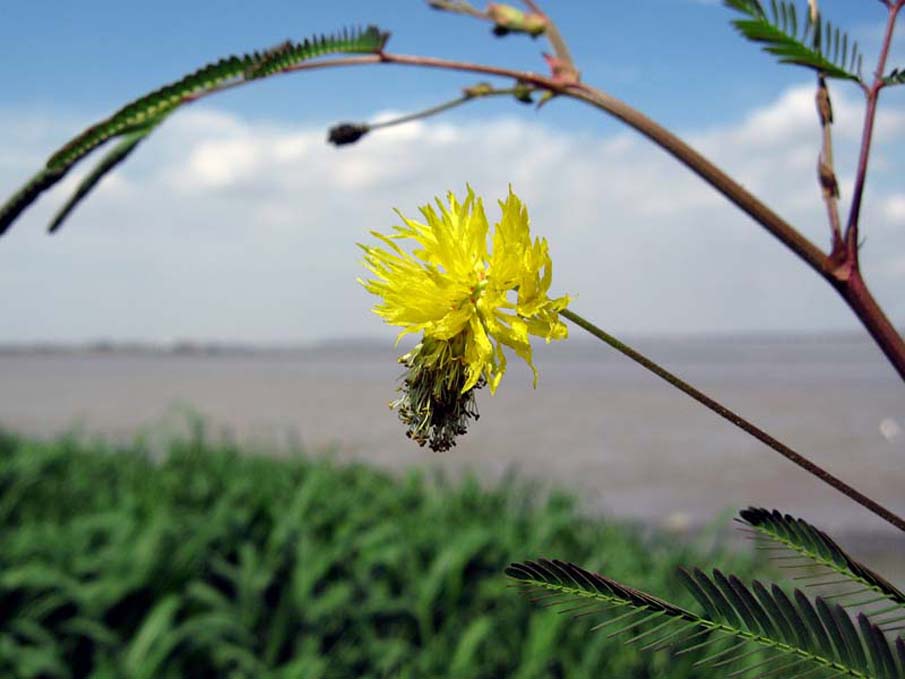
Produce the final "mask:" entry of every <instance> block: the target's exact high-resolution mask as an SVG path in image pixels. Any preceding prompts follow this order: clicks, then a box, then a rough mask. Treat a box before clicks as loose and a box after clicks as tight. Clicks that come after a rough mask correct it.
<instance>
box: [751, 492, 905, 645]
mask: <svg viewBox="0 0 905 679" xmlns="http://www.w3.org/2000/svg"><path fill="white" fill-rule="evenodd" d="M739 516H740V517H741V518H740V522H742V523H744V524H746V525H748V526H751V527H752V528H753V529H754V530H755V531H757V533H758V534H759V535H761V536H763V537H765V538H768V539H770V540H772V541H774V542H776V543H778V544H780V545H782V546H783V547H785V548H787V549H788V550H790V551H793V552H796V553H798V554H800V555H802V556H803V557H807V558H808V559H810V560H811V561H813V562H814V563H815V564H816V565H818V566H820V567H822V568H824V569H826V570H825V571H824V573H823V574H818V576H816V577H819V578H820V580H821V581H814V582H812V583H806V584H808V585H809V586H814V587H820V586H822V585H823V584H825V582H822V580H823V576H824V575H825V574H827V573H830V574H832V573H836V574H838V575H841V576H843V578H845V579H846V580H849V581H851V582H852V583H853V584H860V585H863V590H861V591H860V592H858V594H861V593H864V592H866V593H871V594H877V595H880V596H879V597H875V598H873V599H872V600H871V601H870V603H871V604H872V605H873V604H877V605H879V606H881V608H879V609H875V610H873V611H865V613H866V615H868V616H876V617H875V622H877V623H878V624H879V625H880V626H881V627H882V626H884V625H885V624H886V622H888V620H885V621H881V620H880V619H879V616H881V615H883V616H888V615H895V614H896V613H897V612H898V613H905V593H903V592H902V591H901V590H900V589H898V588H897V587H896V586H895V585H893V584H892V583H890V582H889V581H887V580H886V579H885V578H883V577H882V576H881V575H880V574H878V573H876V572H874V571H873V570H871V569H870V568H868V567H867V566H865V565H864V564H862V563H860V562H859V561H856V560H855V559H853V558H852V557H851V556H849V555H848V554H847V553H846V552H845V550H844V549H842V547H840V546H839V545H838V544H837V543H836V541H835V540H833V539H832V538H831V537H830V536H829V535H827V534H826V533H824V532H823V531H821V530H819V529H817V528H815V527H814V526H812V525H811V524H809V523H808V522H807V521H804V520H803V519H797V518H795V517H792V516H790V515H788V514H781V513H780V512H778V511H776V510H773V511H770V510H768V509H763V508H760V507H749V508H748V509H743V510H742V511H741V512H739ZM838 582H839V581H838V580H837V581H835V582H834V583H831V584H836V583H838ZM843 598H845V597H843ZM857 599H858V600H862V599H863V597H860V596H858V597H857ZM858 603H859V601H852V602H851V603H844V604H843V607H845V606H849V605H857V604H858ZM884 604H885V605H884Z"/></svg>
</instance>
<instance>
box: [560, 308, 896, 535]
mask: <svg viewBox="0 0 905 679" xmlns="http://www.w3.org/2000/svg"><path fill="white" fill-rule="evenodd" d="M559 313H560V314H562V316H564V317H565V318H567V319H569V320H570V321H572V322H573V323H575V325H577V326H579V327H580V328H582V329H584V330H587V331H588V332H589V333H591V334H592V335H594V337H596V338H597V339H599V340H602V341H603V342H606V343H607V344H608V345H610V346H611V347H613V348H614V349H616V350H617V351H619V352H621V353H622V354H624V355H625V356H628V357H629V358H630V359H632V360H633V361H635V362H636V363H638V364H639V365H641V366H643V367H644V368H647V370H649V371H650V372H652V373H653V374H654V375H656V376H657V377H659V378H660V379H662V380H664V381H666V382H668V383H669V384H670V385H672V386H673V387H675V388H676V389H678V390H680V391H682V392H684V393H685V394H687V395H688V396H690V397H691V398H693V399H694V400H695V401H697V402H698V403H700V404H701V405H703V406H705V407H706V408H708V409H710V410H712V411H713V412H715V413H716V414H717V415H719V416H720V417H722V418H723V419H725V420H727V421H729V422H731V423H732V424H734V425H735V426H736V427H738V428H739V429H741V430H742V431H744V432H745V433H747V434H750V435H751V436H753V437H754V438H756V439H757V440H758V441H760V442H761V443H764V444H765V445H767V446H769V447H770V448H772V449H773V450H775V451H776V452H777V453H779V454H780V455H782V456H783V457H784V458H786V459H787V460H790V461H791V462H794V463H795V464H797V465H798V466H799V467H801V468H802V469H804V470H805V471H807V472H808V473H810V474H813V475H814V476H816V477H817V478H818V479H820V480H821V481H823V482H824V483H826V484H828V485H830V486H832V487H833V488H835V489H836V490H838V491H839V492H840V493H843V494H844V495H846V496H847V497H849V498H851V499H852V500H854V501H855V502H857V503H858V504H860V505H862V506H863V507H866V508H867V509H868V510H870V511H872V512H873V513H874V514H876V515H877V516H879V517H881V518H882V519H884V520H886V521H888V522H889V523H891V524H892V525H893V526H895V527H896V528H898V529H899V530H901V531H905V519H903V518H902V517H900V516H898V515H896V514H895V513H893V512H891V511H890V510H888V509H887V508H886V507H884V506H883V505H881V504H879V503H878V502H875V501H874V500H871V499H870V498H869V497H867V496H866V495H864V494H863V493H860V492H859V491H857V490H855V489H854V488H852V487H851V486H850V485H848V484H847V483H845V481H843V480H842V479H839V478H837V477H836V476H833V475H832V474H830V473H829V472H828V471H826V470H825V469H824V468H823V467H820V466H818V465H816V464H814V463H813V462H811V461H810V460H809V459H808V458H806V457H805V456H804V455H801V454H800V453H797V452H795V451H794V450H792V449H791V448H789V446H787V445H785V444H784V443H782V442H780V441H778V440H776V439H775V438H773V437H772V436H770V435H769V434H768V433H767V432H765V431H764V430H763V429H761V428H760V427H757V426H756V425H754V424H752V423H751V422H749V421H748V420H746V419H744V418H743V417H741V416H740V415H737V414H736V413H734V412H733V411H731V410H729V408H727V407H726V406H724V405H722V404H721V403H719V402H718V401H715V400H713V399H712V398H710V397H709V396H707V394H705V393H704V392H702V391H700V390H698V389H695V388H694V387H693V386H691V385H690V384H688V382H685V381H684V380H682V379H680V378H679V377H677V376H676V375H673V374H672V373H671V372H669V371H668V370H666V369H665V368H662V367H660V366H659V365H657V364H656V363H654V362H653V361H652V360H650V359H649V358H647V357H646V356H644V355H643V354H641V353H639V352H637V351H635V350H634V349H632V348H631V347H630V346H628V345H627V344H625V343H624V342H621V341H620V340H618V339H617V338H615V337H613V336H612V335H610V334H609V333H608V332H606V331H604V330H602V329H601V328H598V327H597V326H596V325H594V324H593V323H591V322H589V321H587V320H585V319H584V318H582V317H581V316H579V315H578V314H576V313H575V312H574V311H570V310H569V309H564V310H562V311H560V312H559Z"/></svg>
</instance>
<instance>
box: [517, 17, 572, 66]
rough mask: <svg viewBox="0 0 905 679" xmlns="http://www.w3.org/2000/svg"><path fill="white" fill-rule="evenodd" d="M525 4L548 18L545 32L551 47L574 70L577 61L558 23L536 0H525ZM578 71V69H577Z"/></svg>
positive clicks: (557, 56) (561, 60)
mask: <svg viewBox="0 0 905 679" xmlns="http://www.w3.org/2000/svg"><path fill="white" fill-rule="evenodd" d="M523 2H524V3H525V5H526V6H527V7H528V9H530V10H531V11H532V12H535V13H537V14H540V15H541V16H542V17H544V18H545V19H546V20H547V30H546V31H545V32H544V33H545V35H546V36H547V40H549V41H550V47H552V48H553V52H554V53H555V54H556V58H557V59H559V60H560V62H562V63H563V64H564V65H565V66H568V67H569V68H571V69H572V70H573V71H575V62H574V61H573V60H572V53H571V52H569V47H568V45H566V41H565V40H564V39H563V37H562V33H560V32H559V29H558V28H557V27H556V24H555V23H554V22H553V20H552V19H551V18H550V16H549V15H548V14H547V13H546V12H544V11H543V10H542V9H541V8H540V6H539V5H538V4H537V3H536V2H534V0H523ZM575 72H576V73H577V71H575Z"/></svg>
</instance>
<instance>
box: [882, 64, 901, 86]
mask: <svg viewBox="0 0 905 679" xmlns="http://www.w3.org/2000/svg"><path fill="white" fill-rule="evenodd" d="M883 84H884V85H887V86H888V85H905V68H894V69H892V71H890V72H889V75H887V76H884V77H883Z"/></svg>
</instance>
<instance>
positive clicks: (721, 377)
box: [0, 337, 905, 581]
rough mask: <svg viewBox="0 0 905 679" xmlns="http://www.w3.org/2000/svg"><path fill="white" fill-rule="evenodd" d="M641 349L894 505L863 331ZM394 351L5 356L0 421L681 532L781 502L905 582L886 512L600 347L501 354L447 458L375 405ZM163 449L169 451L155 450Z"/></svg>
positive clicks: (886, 434)
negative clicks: (561, 492)
mask: <svg viewBox="0 0 905 679" xmlns="http://www.w3.org/2000/svg"><path fill="white" fill-rule="evenodd" d="M637 346H638V348H640V349H642V350H643V351H645V352H647V353H648V354H649V355H650V356H651V357H652V358H654V359H655V360H657V361H659V362H661V363H662V364H663V365H665V366H666V367H667V368H669V369H671V370H673V371H674V372H676V373H678V374H679V375H681V376H683V377H684V378H686V379H688V380H689V381H691V382H692V383H693V384H695V385H696V386H698V387H699V388H703V389H704V390H705V391H707V392H708V393H709V394H710V395H711V396H713V397H715V398H717V399H718V400H720V401H722V402H723V403H724V404H725V405H727V406H729V407H730V408H733V409H735V410H737V412H739V413H740V414H742V415H743V416H745V417H747V418H748V419H750V420H752V421H754V422H755V423H757V424H759V425H760V426H762V427H763V428H765V429H766V430H767V431H769V432H770V433H771V434H772V435H773V436H775V437H777V438H778V439H780V440H781V441H783V442H785V443H786V444H788V445H790V446H791V447H793V448H795V449H797V450H799V451H801V452H802V453H805V454H807V455H809V456H811V457H813V459H814V461H815V462H817V463H818V464H820V465H822V466H824V467H826V468H827V469H828V470H829V471H831V472H832V473H834V474H836V475H837V476H840V477H841V478H843V479H844V480H846V481H847V482H849V483H850V484H851V485H853V486H855V487H856V488H857V489H859V490H861V491H862V492H864V493H866V494H868V495H870V496H872V497H874V498H875V499H877V500H880V501H881V502H884V503H886V504H888V505H889V506H890V507H891V508H892V509H893V510H895V511H897V512H898V513H899V514H905V386H903V385H902V383H901V382H900V381H899V380H898V378H897V377H896V376H895V375H894V374H893V372H892V371H891V370H890V368H889V367H888V366H887V364H886V363H885V360H884V359H883V357H882V355H880V354H879V352H878V351H877V350H876V349H875V348H874V347H873V346H872V345H871V344H869V343H868V342H865V341H860V340H855V339H851V338H845V337H833V338H820V337H810V338H788V339H781V338H752V337H737V338H719V339H699V338H694V339H675V338H671V339H652V338H648V339H643V340H639V341H638V342H637ZM396 353H398V352H396V351H394V350H393V349H392V347H389V346H382V345H375V344H366V343H336V344H333V345H326V346H321V347H316V348H311V349H300V350H280V351H277V350H269V351H233V350H230V351H219V352H217V351H213V352H211V351H191V350H185V349H183V350H182V351H169V352H159V351H158V352H151V351H139V350H134V351H122V350H120V351H45V352H39V351H33V350H21V349H20V350H10V349H7V350H4V351H0V383H2V385H3V388H2V389H0V426H2V427H6V428H9V429H12V430H14V431H18V432H22V433H27V434H33V435H38V436H53V435H55V434H59V433H61V432H71V431H80V432H83V433H85V434H86V435H95V434H101V435H103V436H106V437H108V438H112V439H118V440H123V439H129V438H131V437H133V436H135V435H136V433H140V432H144V433H146V434H148V436H150V438H151V439H152V440H158V441H161V442H163V441H165V439H166V438H167V437H168V436H172V435H175V434H179V433H180V432H184V431H185V429H186V417H185V413H186V412H195V413H198V414H200V415H202V416H203V417H204V418H205V420H206V421H207V422H208V424H209V425H210V430H211V431H212V432H214V433H217V434H223V435H227V436H230V437H232V438H235V439H238V440H239V441H241V442H243V443H246V444H248V445H249V446H251V447H254V448H256V449H259V450H260V451H262V452H273V453H277V454H280V453H282V452H284V451H286V450H287V449H288V448H290V447H291V446H293V445H295V444H296V443H297V442H301V444H302V445H303V446H304V447H305V448H306V449H307V450H309V451H321V450H333V451H334V452H335V454H336V455H338V456H339V457H340V458H344V459H345V458H349V459H359V460H366V461H369V462H372V463H374V464H377V465H381V466H385V467H389V468H393V469H398V468H403V467H408V466H411V465H421V466H426V467H441V468H443V469H445V470H448V471H449V472H451V473H453V474H457V473H460V472H461V471H463V470H465V469H472V470H474V471H475V472H476V473H477V474H478V475H479V476H480V477H481V478H482V479H485V480H487V481H488V482H490V481H493V480H494V479H496V478H499V477H500V476H502V475H503V474H505V473H507V472H510V471H516V472H518V473H519V474H520V475H522V476H524V477H526V478H531V479H542V480H544V481H545V482H550V483H551V484H552V485H555V486H560V487H565V488H568V489H570V490H573V491H576V492H578V493H579V494H580V495H581V497H582V498H583V499H584V501H585V502H586V504H587V507H588V508H589V509H590V510H592V511H602V512H605V513H608V514H612V515H617V516H620V517H626V518H632V519H639V520H642V521H644V522H645V523H652V524H661V525H666V526H667V527H671V528H673V529H676V530H681V529H683V527H685V526H690V527H694V526H697V525H700V524H701V523H702V522H706V521H709V520H712V519H713V518H714V517H715V516H716V515H717V514H718V513H719V512H721V511H724V510H728V509H732V508H739V507H745V506H748V505H758V506H766V507H770V508H774V507H775V508H778V509H780V510H782V511H784V512H789V513H791V514H794V515H797V516H801V517H803V518H805V519H807V520H809V521H810V522H812V523H814V524H816V525H817V526H819V527H822V528H824V529H826V530H828V531H830V532H833V533H834V534H836V535H837V536H838V537H839V538H840V540H841V541H842V542H843V543H845V539H848V540H849V544H850V545H851V546H853V548H854V549H855V551H860V552H861V553H868V552H875V553H877V554H880V555H881V558H882V560H883V562H884V563H885V564H886V566H887V568H892V569H894V570H895V571H898V572H894V573H889V572H888V571H887V574H888V575H890V576H892V577H893V579H895V580H898V581H903V580H905V542H903V541H902V540H901V538H900V537H899V535H897V533H896V532H895V531H894V529H891V528H890V527H888V526H887V525H886V524H884V523H883V522H882V521H881V520H879V519H878V518H876V517H874V516H873V515H872V514H870V513H868V512H867V511H866V510H864V509H862V508H860V507H859V506H858V505H855V504H853V503H852V502H850V501H849V500H847V499H846V498H844V497H843V496H841V495H840V494H838V493H837V492H836V491H834V490H832V489H830V488H827V487H824V486H823V485H822V484H820V483H819V482H817V481H816V480H814V479H813V478H812V477H810V476H809V475H807V474H806V473H804V472H803V471H801V470H799V469H798V468H797V467H795V466H794V465H792V464H791V463H789V462H787V461H786V460H785V459H783V458H781V457H780V456H779V455H778V454H776V453H774V452H773V451H771V450H769V449H767V448H766V447H764V446H763V445H762V444H760V443H758V442H757V441H755V440H753V439H751V438H750V437H748V436H747V435H745V434H744V433H743V432H741V431H739V430H737V429H735V428H734V427H733V426H731V425H730V424H728V423H726V422H725V421H723V420H721V419H719V418H718V417H716V416H715V415H713V414H712V413H710V412H708V411H705V410H704V409H702V408H701V407H700V406H698V405H697V404H695V403H694V402H692V401H691V400H690V399H689V398H687V397H686V396H684V395H683V394H680V393H679V392H677V391H675V390H674V389H672V388H671V387H669V386H668V385H666V384H664V383H662V382H660V381H659V380H657V379H656V378H654V377H653V376H651V375H649V374H648V373H646V372H645V371H643V370H642V369H641V368H639V367H638V366H636V365H634V364H633V363H631V362H629V361H628V360H627V359H625V358H623V357H621V356H620V355H618V354H616V353H615V352H613V351H612V350H610V349H607V348H605V347H603V346H602V345H592V344H582V343H581V342H579V341H572V342H569V343H564V344H561V345H550V346H544V345H541V346H538V347H536V350H535V353H536V358H537V361H536V362H537V365H538V368H539V370H540V381H539V384H538V387H537V389H536V390H533V389H532V388H531V375H530V371H529V370H528V369H527V368H526V367H525V366H524V365H522V364H520V363H519V364H516V362H515V361H512V362H511V364H510V371H509V372H508V373H507V374H506V377H505V378H504V380H503V383H502V385H501V387H500V389H499V390H498V392H497V394H496V395H495V396H491V395H490V394H489V392H486V391H485V392H482V393H480V394H479V398H478V400H479V408H480V411H481V419H480V420H479V421H478V422H476V423H474V424H473V425H472V426H471V429H470V431H469V433H468V435H466V436H465V437H464V438H463V439H462V440H461V441H460V443H459V445H458V446H457V447H456V448H454V449H453V450H452V451H450V452H448V453H444V454H434V453H431V452H430V451H429V450H427V449H421V448H418V447H417V446H416V445H414V444H413V443H411V442H410V441H408V440H407V439H405V438H404V436H403V430H402V426H401V424H400V423H399V422H398V421H397V420H396V418H395V415H394V413H392V412H390V411H389V410H388V408H387V402H388V401H389V400H391V399H392V398H394V397H395V392H394V389H395V386H396V384H397V377H398V374H399V372H400V367H399V366H398V365H397V364H396V363H395V361H394V357H395V355H396ZM161 445H163V444H162V443H161Z"/></svg>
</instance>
